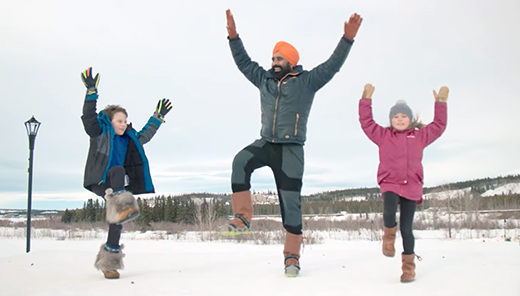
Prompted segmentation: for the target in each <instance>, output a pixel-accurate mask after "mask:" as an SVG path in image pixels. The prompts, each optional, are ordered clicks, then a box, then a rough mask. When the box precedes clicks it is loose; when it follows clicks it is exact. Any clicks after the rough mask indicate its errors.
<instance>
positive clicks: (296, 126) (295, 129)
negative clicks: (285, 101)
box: [294, 113, 300, 136]
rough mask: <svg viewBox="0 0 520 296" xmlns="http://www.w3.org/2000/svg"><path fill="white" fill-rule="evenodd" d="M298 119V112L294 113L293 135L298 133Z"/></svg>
mask: <svg viewBox="0 0 520 296" xmlns="http://www.w3.org/2000/svg"><path fill="white" fill-rule="evenodd" d="M298 120H300V114H298V113H296V122H295V123H294V136H296V135H298Z"/></svg>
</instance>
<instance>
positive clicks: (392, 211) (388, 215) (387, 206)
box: [383, 191, 399, 228]
mask: <svg viewBox="0 0 520 296" xmlns="http://www.w3.org/2000/svg"><path fill="white" fill-rule="evenodd" d="M398 203H399V195H397V194H395V193H394V192H391V191H387V192H383V205H384V209H383V221H384V224H385V227H388V228H393V227H395V226H396V225H397V221H396V218H395V215H396V213H397V204H398Z"/></svg>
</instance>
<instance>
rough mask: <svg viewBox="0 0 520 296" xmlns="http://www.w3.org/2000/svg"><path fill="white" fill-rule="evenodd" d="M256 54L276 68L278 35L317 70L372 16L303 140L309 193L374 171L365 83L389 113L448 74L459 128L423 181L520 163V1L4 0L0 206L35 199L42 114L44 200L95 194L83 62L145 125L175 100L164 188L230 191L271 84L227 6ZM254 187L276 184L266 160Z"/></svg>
mask: <svg viewBox="0 0 520 296" xmlns="http://www.w3.org/2000/svg"><path fill="white" fill-rule="evenodd" d="M227 8H230V9H231V10H232V12H233V14H234V16H235V21H236V25H237V31H238V33H239V34H240V36H241V38H242V40H243V42H244V44H245V47H246V49H247V51H248V53H249V55H250V56H251V58H252V59H253V60H255V61H257V62H258V63H260V65H262V66H263V67H264V68H266V69H267V68H269V67H270V59H271V53H272V48H273V46H274V44H275V43H276V42H277V41H279V40H285V41H288V42H290V43H292V44H293V45H294V46H295V47H296V48H297V49H298V50H299V52H300V62H299V64H301V65H303V67H304V69H307V70H310V69H312V68H313V67H315V66H317V65H318V64H320V63H321V62H323V61H325V60H326V59H327V58H328V57H329V56H330V54H331V53H332V51H333V50H334V48H335V47H336V45H337V43H338V42H339V40H340V37H341V36H342V34H343V22H344V21H346V20H347V19H348V18H349V16H350V15H351V14H352V13H354V12H357V13H359V14H360V15H361V16H362V17H363V24H362V26H361V28H360V30H359V32H358V36H357V37H356V40H355V43H354V46H353V48H352V50H351V52H350V55H349V57H348V58H347V61H346V63H345V65H344V66H343V68H342V69H341V71H340V72H339V73H338V74H337V75H336V76H335V77H334V78H333V80H332V81H331V82H330V83H328V84H327V85H326V86H325V87H324V88H322V89H321V90H320V91H319V92H318V93H317V95H316V97H315V100H314V104H313V108H312V111H311V115H310V118H309V123H308V134H307V142H306V145H305V162H306V167H305V175H304V179H303V184H304V185H303V194H310V193H314V192H319V191H326V190H336V189H345V188H353V187H374V186H376V185H377V184H376V172H377V165H378V152H377V146H376V145H375V144H373V143H372V142H371V141H370V140H369V139H368V138H367V137H366V136H365V135H364V133H363V131H362V130H361V128H360V125H359V121H358V115H357V114H358V113H357V104H358V100H359V98H360V95H361V93H362V90H363V85H364V84H365V83H367V82H370V83H372V84H374V85H375V87H376V90H375V93H374V96H373V97H374V99H373V108H374V117H375V120H376V121H377V122H378V123H380V124H381V125H387V124H388V122H389V120H388V112H389V109H390V107H391V106H392V105H393V104H394V103H395V102H396V101H397V100H399V99H404V100H406V101H407V102H408V104H409V105H410V106H411V108H412V109H413V111H414V112H415V113H417V114H419V116H420V117H421V118H422V120H423V122H426V123H428V122H430V121H431V120H432V119H433V105H434V98H433V95H432V90H433V89H437V90H438V89H439V87H440V86H442V85H447V86H448V87H449V88H450V96H449V100H448V105H449V106H448V127H447V129H446V131H445V133H444V134H443V135H442V137H441V138H439V139H438V140H437V141H436V142H434V143H433V144H432V145H431V146H429V147H428V148H426V150H425V153H424V159H423V165H424V169H425V185H426V186H434V185H439V184H442V183H446V182H456V181H464V180H470V179H476V178H485V177H495V176H500V175H508V174H518V173H520V153H519V148H520V136H519V132H518V127H519V123H518V122H519V116H518V112H519V110H520V100H519V97H518V87H519V86H520V54H519V53H520V41H519V40H518V36H520V17H519V15H520V2H518V1H515V0H499V1H485V0H460V1H450V0H438V1H412V0H406V1H405V0H400V1H386V0H380V1H339V0H337V1H331V0H323V1H319V2H318V1H310V0H309V1H271V0H266V1H239V0H236V1H231V0H229V1H219V0H204V1H109V0H103V1H101V0H91V1H65V0H64V1H56V0H50V1H39V0H34V1H25V0H24V1H22V0H21V1H4V2H3V3H2V9H1V10H0V26H1V28H2V29H1V30H0V40H1V43H2V45H1V46H0V94H1V95H0V112H1V113H0V125H1V126H2V140H1V145H0V152H1V153H0V208H24V207H26V203H27V180H28V174H27V167H28V155H29V150H28V138H27V134H26V131H25V127H24V122H25V121H26V120H28V119H29V118H30V117H31V116H32V115H34V116H35V117H36V119H37V120H39V121H41V122H42V125H41V127H40V132H39V133H38V136H37V138H36V148H35V151H34V182H33V199H34V200H33V208H35V209H45V208H56V209H61V208H65V207H69V208H75V207H80V206H82V204H83V202H84V201H85V200H86V199H88V198H95V197H96V196H95V195H94V194H92V193H90V192H88V191H87V190H85V189H84V188H83V186H82V183H83V170H84V164H85V160H86V154H87V149H88V141H89V138H88V136H87V135H86V134H85V132H84V130H83V126H82V123H81V120H80V116H81V111H82V105H83V100H84V95H85V87H84V85H83V83H82V82H81V80H80V72H81V71H83V70H84V69H85V68H87V67H89V66H92V67H93V69H94V72H96V73H97V72H99V73H100V74H101V80H100V83H99V95H100V97H99V100H98V109H99V108H103V107H104V106H106V105H107V104H120V105H122V106H123V107H125V108H126V109H127V111H128V113H129V117H128V120H129V122H132V123H133V125H134V127H135V128H137V129H138V130H139V129H140V128H141V127H142V126H143V125H144V124H145V123H146V121H147V120H148V118H149V116H150V115H152V113H153V111H154V109H155V105H156V104H157V101H158V100H159V99H161V98H163V97H166V98H169V99H170V100H172V102H173V105H174V109H173V110H172V111H171V112H170V113H169V114H168V115H167V117H166V123H165V124H164V125H163V126H162V127H161V128H160V130H159V131H158V133H157V134H156V136H155V137H154V138H153V139H152V141H151V142H149V143H148V144H146V145H145V147H144V148H145V150H146V153H147V156H148V159H149V161H150V165H151V172H152V177H153V180H154V184H155V187H156V192H157V193H159V194H163V193H164V194H168V193H170V194H180V193H188V192H215V193H230V192H231V188H230V187H231V186H230V175H231V163H232V160H233V157H234V155H235V154H236V153H237V152H238V151H239V150H241V149H242V148H243V147H245V146H246V145H248V144H250V143H251V142H253V141H254V140H255V139H258V138H259V132H260V102H259V101H260V100H259V92H258V90H257V89H256V88H255V87H254V86H253V85H252V84H251V83H250V82H249V81H248V80H247V79H246V78H245V77H244V76H243V75H242V74H241V73H240V72H239V71H238V69H237V68H236V66H235V64H234V62H233V59H232V56H231V53H230V50H229V45H228V41H227V39H226V37H227V31H226V17H225V10H226V9H227ZM252 185H253V189H254V190H265V189H274V188H275V185H274V179H273V176H272V173H271V171H270V170H269V169H268V168H263V169H260V170H257V171H256V172H255V174H254V175H253V179H252Z"/></svg>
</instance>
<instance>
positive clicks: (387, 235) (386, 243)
mask: <svg viewBox="0 0 520 296" xmlns="http://www.w3.org/2000/svg"><path fill="white" fill-rule="evenodd" d="M383 231H384V234H383V255H385V256H386V257H394V256H395V233H396V232H397V226H394V227H392V228H388V227H383Z"/></svg>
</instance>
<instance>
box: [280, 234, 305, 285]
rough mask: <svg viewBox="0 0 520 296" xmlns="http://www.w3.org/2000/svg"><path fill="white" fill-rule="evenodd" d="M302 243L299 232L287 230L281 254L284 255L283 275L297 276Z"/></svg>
mask: <svg viewBox="0 0 520 296" xmlns="http://www.w3.org/2000/svg"><path fill="white" fill-rule="evenodd" d="M301 244H302V235H301V234H292V233H290V232H287V235H286V237H285V246H284V250H283V255H284V257H285V276H286V277H297V276H298V274H299V273H300V261H299V260H300V246H301Z"/></svg>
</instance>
